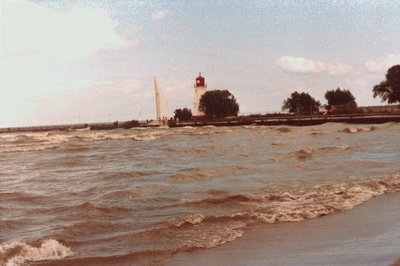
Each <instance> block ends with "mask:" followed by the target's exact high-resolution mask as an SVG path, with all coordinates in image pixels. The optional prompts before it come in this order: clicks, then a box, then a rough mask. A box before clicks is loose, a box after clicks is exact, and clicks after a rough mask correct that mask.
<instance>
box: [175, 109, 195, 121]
mask: <svg viewBox="0 0 400 266" xmlns="http://www.w3.org/2000/svg"><path fill="white" fill-rule="evenodd" d="M174 114H175V115H174V118H175V120H179V121H190V120H191V119H192V111H191V110H190V109H188V108H183V109H176V110H175V111H174Z"/></svg>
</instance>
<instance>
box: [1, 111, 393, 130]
mask: <svg viewBox="0 0 400 266" xmlns="http://www.w3.org/2000/svg"><path fill="white" fill-rule="evenodd" d="M389 122H400V114H399V113H393V114H368V115H359V114H355V115H325V116H293V117H291V116H283V117H262V118H252V117H239V118H236V119H221V120H214V121H208V120H205V121H190V122H178V123H176V122H170V123H169V125H168V126H169V127H171V128H174V127H187V126H190V127H202V126H217V127H219V126H227V127H235V126H315V125H322V124H325V123H346V124H384V123H389ZM127 123H129V121H127V122H126V121H125V122H119V123H115V122H114V123H86V124H66V125H45V126H31V127H9V128H0V134H2V133H16V132H46V131H53V130H61V131H74V130H114V129H131V128H158V126H154V125H153V124H150V123H146V122H138V124H137V125H134V126H133V125H132V126H127Z"/></svg>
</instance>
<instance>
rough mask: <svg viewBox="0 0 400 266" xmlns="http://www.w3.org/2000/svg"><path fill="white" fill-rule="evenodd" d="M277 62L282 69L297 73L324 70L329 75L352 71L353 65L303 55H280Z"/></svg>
mask: <svg viewBox="0 0 400 266" xmlns="http://www.w3.org/2000/svg"><path fill="white" fill-rule="evenodd" d="M277 64H278V66H279V67H280V68H281V69H283V71H285V72H288V73H297V74H308V73H321V72H326V73H328V74H329V75H344V74H349V73H351V72H352V71H353V67H352V66H351V65H348V64H330V63H325V62H322V61H314V60H311V59H307V58H304V57H293V56H282V57H281V58H279V59H278V60H277Z"/></svg>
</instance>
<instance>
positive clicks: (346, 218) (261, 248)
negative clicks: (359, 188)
mask: <svg viewBox="0 0 400 266" xmlns="http://www.w3.org/2000/svg"><path fill="white" fill-rule="evenodd" d="M398 206H400V193H392V194H386V195H383V196H379V197H377V198H374V199H371V200H370V201H368V202H366V203H364V204H362V205H360V206H357V207H355V208H354V209H352V210H349V211H346V212H342V213H337V214H332V215H328V216H324V217H321V218H315V219H309V220H306V221H301V222H295V223H281V224H272V225H268V224H261V225H256V226H254V227H252V228H249V229H248V230H246V232H245V234H244V236H243V237H241V238H239V239H236V240H234V241H232V242H229V243H226V244H224V245H221V246H217V247H215V248H212V249H199V250H194V251H190V252H183V253H177V254H175V255H174V256H172V257H171V258H170V259H168V260H167V262H166V265H170V266H175V265H216V264H217V265H221V266H222V265H371V266H372V265H396V266H398V265H399V263H400V251H399V250H400V249H399V248H400V212H398V211H396V209H397V210H398Z"/></svg>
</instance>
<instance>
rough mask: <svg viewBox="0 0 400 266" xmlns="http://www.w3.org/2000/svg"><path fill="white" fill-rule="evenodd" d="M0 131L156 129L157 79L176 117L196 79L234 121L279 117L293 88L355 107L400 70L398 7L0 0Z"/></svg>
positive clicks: (366, 1)
mask: <svg viewBox="0 0 400 266" xmlns="http://www.w3.org/2000/svg"><path fill="white" fill-rule="evenodd" d="M0 5H1V6H0V8H1V13H0V14H1V17H0V23H1V24H0V28H1V49H0V50H1V55H0V60H1V61H0V64H1V65H0V67H1V76H0V78H1V91H0V127H12V126H32V125H49V124H68V123H90V122H109V121H111V122H112V121H127V120H132V119H137V120H139V119H140V120H145V119H152V118H153V119H154V118H155V116H156V111H155V96H154V82H153V79H154V76H156V77H157V82H158V85H159V86H160V88H161V89H162V90H163V91H164V94H165V95H166V97H167V100H168V105H169V113H170V115H171V116H172V115H173V111H174V110H175V109H177V108H184V107H188V108H193V100H194V88H193V85H194V81H195V78H196V77H197V76H198V73H199V72H201V73H202V75H203V76H204V77H205V79H206V82H207V84H208V90H212V89H228V90H229V91H230V92H231V93H232V94H233V95H234V96H235V97H236V99H237V101H238V103H239V106H240V113H241V114H250V113H266V112H280V111H281V106H282V102H283V101H284V100H285V99H286V98H287V97H289V96H290V94H291V93H292V92H294V91H295V90H297V91H299V92H302V91H304V92H308V93H310V94H311V95H312V96H313V97H315V98H316V99H317V100H319V101H320V102H321V103H322V104H324V103H326V100H325V99H324V94H325V92H326V91H327V90H332V89H336V88H337V87H340V88H345V89H349V90H350V91H351V92H352V93H353V94H354V96H355V98H356V101H357V103H358V105H359V106H366V105H379V104H381V102H380V99H374V98H373V97H372V88H373V86H374V85H376V84H378V83H380V82H381V81H382V80H384V79H385V73H386V72H387V69H388V68H389V67H391V66H392V65H395V64H400V45H399V44H400V1H398V0H392V1H389V0H387V1H385V0H376V1H373V0H340V1H338V0H337V1H336V0H331V1H328V0H325V1H313V0H304V1H301V0H286V1H285V0H282V1H274V0H264V1H261V0H260V1H256V0H253V1H241V0H237V1H235V0H226V1H222V0H220V1H218V0H210V1H206V0H202V1H196V0H193V1H185V0H180V1H173V0H171V1H139V0H137V1H135V0H132V1H122V0H121V1H114V0H109V1H107V0H90V1H82V0H79V1H73V0H68V1H64V0H58V1H43V0H41V1H18V0H13V1H11V0H3V1H1V2H0Z"/></svg>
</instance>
